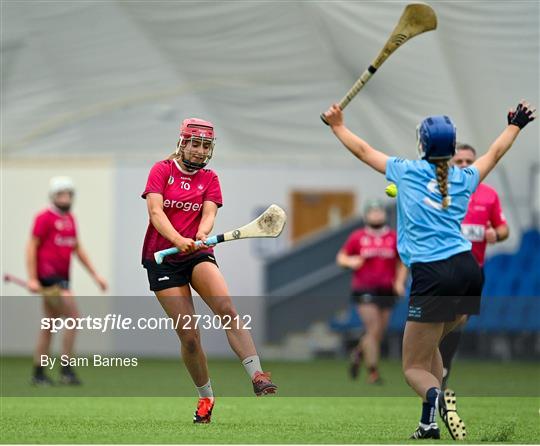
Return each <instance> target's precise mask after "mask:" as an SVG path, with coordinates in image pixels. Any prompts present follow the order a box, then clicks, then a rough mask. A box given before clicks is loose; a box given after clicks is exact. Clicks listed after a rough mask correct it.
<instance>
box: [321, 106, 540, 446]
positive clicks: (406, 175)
mask: <svg viewBox="0 0 540 446" xmlns="http://www.w3.org/2000/svg"><path fill="white" fill-rule="evenodd" d="M534 112H535V110H533V109H531V107H530V106H529V105H528V104H527V103H526V102H523V101H522V102H521V103H520V104H518V106H517V107H516V109H515V110H511V111H510V112H509V116H508V122H509V125H508V126H507V127H506V128H505V129H504V130H503V132H502V133H501V134H500V135H499V136H498V137H497V139H495V141H494V142H493V143H492V144H491V146H490V148H489V150H488V151H487V153H486V154H485V155H483V156H481V157H480V158H478V160H476V161H475V163H474V164H473V165H472V166H470V167H467V168H465V169H459V168H457V167H453V166H450V165H449V161H450V159H451V158H452V156H453V155H454V153H455V145H456V129H455V126H454V124H453V123H452V121H451V120H450V118H448V117H447V116H432V117H429V118H426V119H424V120H423V121H422V123H421V124H420V125H419V126H418V128H417V138H418V152H419V156H420V158H421V159H419V160H415V161H411V160H405V159H400V158H395V157H389V156H388V155H386V154H384V153H382V152H379V151H378V150H375V149H374V148H372V147H371V146H370V145H369V144H368V143H367V142H366V141H364V140H363V139H361V138H359V137H358V136H357V135H355V134H354V133H352V132H351V131H350V130H349V129H347V127H345V125H344V123H343V114H342V112H341V109H340V108H339V106H338V105H337V104H334V105H333V106H332V107H331V108H330V109H329V110H328V111H327V112H326V114H325V117H326V120H327V122H328V123H329V124H330V126H331V128H332V131H333V132H334V134H335V135H336V137H337V138H338V139H339V140H340V141H341V142H342V143H343V144H344V145H345V147H347V149H349V151H350V152H352V153H353V154H354V155H355V156H356V157H357V158H359V159H360V160H361V161H363V162H364V163H366V164H368V165H369V166H371V167H372V168H374V169H375V170H377V171H378V172H380V173H383V174H385V175H386V178H387V179H388V180H389V181H391V182H393V183H395V184H396V185H397V187H398V189H399V194H398V199H397V210H398V252H399V254H400V256H401V260H402V261H403V263H405V264H406V265H407V266H410V269H411V274H412V286H411V292H410V302H409V316H408V318H407V323H406V325H405V333H404V337H403V359H402V362H403V373H404V375H405V379H406V380H407V383H408V384H409V385H410V386H411V387H412V388H413V389H414V390H415V392H416V393H417V394H418V395H419V396H420V397H421V398H422V401H423V408H422V418H421V421H420V424H419V426H418V428H417V429H416V431H415V432H414V433H413V435H412V436H411V438H413V439H419V438H440V432H439V428H438V426H437V424H436V422H435V413H436V412H437V411H438V412H439V415H440V416H441V418H442V420H443V421H444V423H445V425H446V427H447V428H448V431H449V433H450V435H451V436H452V438H453V439H454V440H458V439H459V440H461V439H464V438H465V435H466V431H465V425H464V423H463V421H462V420H461V418H460V417H459V415H458V414H457V411H456V398H455V394H454V392H453V391H451V390H450V389H447V390H446V391H445V392H444V393H442V392H441V390H440V387H441V381H442V360H441V355H440V352H439V349H438V346H439V343H440V341H441V339H442V338H443V337H444V336H445V334H446V333H448V332H450V331H451V330H452V329H453V328H454V327H455V326H456V324H459V323H460V322H461V320H462V317H463V315H467V314H478V312H479V309H480V294H481V290H482V275H481V272H480V268H479V266H478V264H477V263H476V261H475V260H474V257H473V256H472V254H471V243H470V242H469V241H468V240H466V239H465V237H464V236H463V235H462V233H461V221H462V220H463V217H464V216H465V213H466V211H467V207H468V202H469V197H470V196H471V194H472V193H473V192H474V190H475V189H476V187H477V186H478V183H479V182H480V181H482V180H483V179H484V178H485V177H486V176H487V175H488V174H489V172H490V171H491V170H492V169H493V168H494V167H495V165H496V164H497V162H498V161H499V160H500V159H501V158H502V157H503V155H504V154H505V153H506V152H507V150H508V149H509V148H510V147H511V145H512V143H513V142H514V140H515V139H516V137H517V136H518V134H519V132H520V131H521V129H523V128H524V127H525V126H526V125H527V124H528V123H529V122H530V121H532V120H533V119H534V118H535V116H534Z"/></svg>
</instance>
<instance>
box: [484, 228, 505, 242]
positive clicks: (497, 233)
mask: <svg viewBox="0 0 540 446" xmlns="http://www.w3.org/2000/svg"><path fill="white" fill-rule="evenodd" d="M509 236H510V228H509V227H508V225H507V224H502V225H499V226H497V227H496V228H493V227H491V226H490V227H489V228H487V229H486V241H487V242H488V243H490V244H493V243H497V242H502V241H504V240H506V239H507V238H508V237H509Z"/></svg>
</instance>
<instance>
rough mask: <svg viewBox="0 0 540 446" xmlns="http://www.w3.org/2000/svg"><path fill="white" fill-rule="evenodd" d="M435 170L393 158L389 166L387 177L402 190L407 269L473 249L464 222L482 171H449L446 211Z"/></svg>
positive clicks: (401, 239) (402, 249)
mask: <svg viewBox="0 0 540 446" xmlns="http://www.w3.org/2000/svg"><path fill="white" fill-rule="evenodd" d="M435 168H436V166H435V165H434V164H431V163H429V162H427V161H425V160H416V161H411V160H405V159H401V158H395V157H392V158H389V159H388V162H387V163H386V178H387V179H388V180H389V181H391V182H393V183H395V184H396V186H397V188H398V197H397V225H398V231H397V232H398V252H399V255H400V257H401V260H402V261H403V263H404V264H405V265H407V266H409V265H410V264H411V263H415V262H422V263H425V262H433V261H436V260H444V259H447V258H449V257H451V256H453V255H455V254H458V253H460V252H464V251H470V250H471V242H469V241H468V240H467V239H466V238H465V237H464V236H463V235H462V234H461V222H462V220H463V218H464V217H465V214H466V212H467V207H468V204H469V198H470V196H471V194H472V193H473V192H474V191H475V190H476V187H477V186H478V182H479V179H480V177H479V174H478V169H477V168H476V167H474V166H471V167H467V168H465V169H460V168H458V167H450V168H449V170H448V194H449V196H450V198H451V202H450V206H449V207H448V208H446V209H443V208H442V206H441V202H442V195H441V193H440V192H439V187H438V185H437V176H436V174H435Z"/></svg>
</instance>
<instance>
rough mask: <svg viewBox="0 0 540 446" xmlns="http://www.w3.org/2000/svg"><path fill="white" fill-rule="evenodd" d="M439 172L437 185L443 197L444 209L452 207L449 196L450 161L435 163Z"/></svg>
mask: <svg viewBox="0 0 540 446" xmlns="http://www.w3.org/2000/svg"><path fill="white" fill-rule="evenodd" d="M435 165H436V166H437V167H436V169H437V170H436V171H437V185H438V186H439V192H440V193H441V195H442V197H443V198H442V203H441V205H442V208H443V209H446V208H448V206H450V196H449V195H448V161H437V162H436V163H435Z"/></svg>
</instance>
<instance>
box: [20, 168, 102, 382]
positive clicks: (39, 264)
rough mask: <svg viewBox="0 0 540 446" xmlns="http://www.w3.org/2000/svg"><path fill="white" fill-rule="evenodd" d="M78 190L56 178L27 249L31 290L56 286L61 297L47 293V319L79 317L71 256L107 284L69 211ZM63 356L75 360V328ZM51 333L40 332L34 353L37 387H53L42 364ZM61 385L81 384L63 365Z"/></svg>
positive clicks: (69, 333) (67, 336) (66, 333)
mask: <svg viewBox="0 0 540 446" xmlns="http://www.w3.org/2000/svg"><path fill="white" fill-rule="evenodd" d="M74 193H75V188H74V186H73V182H72V181H71V179H70V178H68V177H54V178H52V179H51V181H50V187H49V196H50V199H51V206H50V207H49V208H47V209H45V210H43V211H41V212H40V213H39V214H38V215H37V216H36V218H35V220H34V224H33V229H32V236H31V237H30V241H29V242H28V246H27V249H26V263H27V270H28V289H29V290H30V291H32V292H34V293H37V292H39V291H40V290H43V289H44V288H45V289H46V288H49V287H56V288H57V289H58V290H59V291H58V296H50V294H49V293H47V292H44V293H43V294H44V298H43V312H44V314H45V316H46V317H49V318H53V317H72V318H76V317H79V311H78V310H77V305H76V303H75V299H74V296H73V293H72V292H71V290H70V287H69V267H70V262H71V254H72V252H75V254H76V255H77V257H78V258H79V260H80V261H81V263H82V264H83V265H84V267H85V268H86V269H87V270H88V272H89V273H90V275H91V276H92V277H93V278H94V280H95V281H96V283H97V284H98V286H99V287H100V288H101V290H102V291H105V290H106V289H107V282H106V281H105V279H104V278H103V277H101V276H100V275H99V274H98V273H97V272H96V270H95V268H94V267H93V265H92V263H91V262H90V259H89V257H88V254H87V253H86V251H85V250H84V249H83V247H82V246H81V243H80V241H79V239H78V238H77V225H76V222H75V217H74V215H73V214H72V213H71V212H70V211H71V205H72V203H73V195H74ZM64 330H65V331H64V337H63V342H62V354H63V355H67V356H68V357H69V358H71V357H73V346H74V343H75V335H76V330H75V329H71V330H69V329H67V328H65V329H64ZM51 339H52V333H51V332H50V331H49V330H40V332H39V337H38V342H37V346H36V351H35V354H34V376H33V377H32V382H33V383H34V384H52V381H51V379H50V378H49V377H47V375H46V374H45V371H44V368H43V367H42V366H41V365H40V359H41V355H49V349H50V345H51ZM60 382H61V383H63V384H80V381H79V379H78V378H77V376H76V375H75V372H74V371H73V369H72V368H71V367H70V366H69V365H66V366H62V369H61V378H60Z"/></svg>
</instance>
